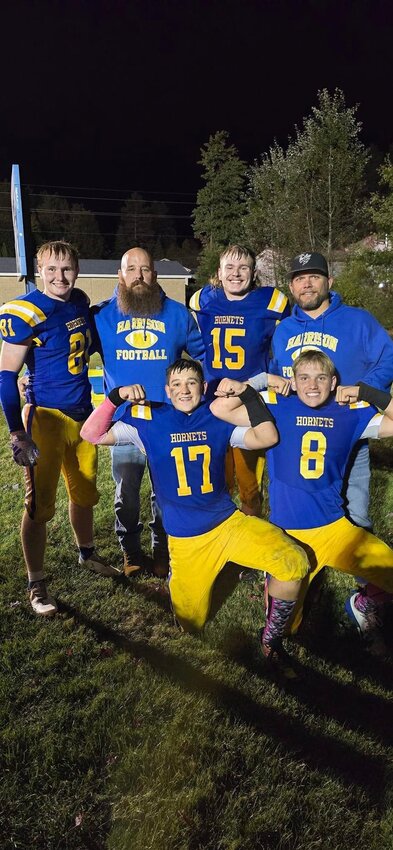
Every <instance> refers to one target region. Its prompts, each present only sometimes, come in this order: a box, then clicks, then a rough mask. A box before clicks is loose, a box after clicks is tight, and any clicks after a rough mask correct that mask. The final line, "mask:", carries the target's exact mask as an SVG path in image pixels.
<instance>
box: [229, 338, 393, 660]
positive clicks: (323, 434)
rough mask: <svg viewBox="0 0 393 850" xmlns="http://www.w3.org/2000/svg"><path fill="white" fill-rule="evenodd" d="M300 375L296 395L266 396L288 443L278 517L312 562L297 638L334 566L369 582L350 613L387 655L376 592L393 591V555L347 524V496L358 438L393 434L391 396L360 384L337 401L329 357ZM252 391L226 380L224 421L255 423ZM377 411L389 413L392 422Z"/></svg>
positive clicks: (310, 361)
mask: <svg viewBox="0 0 393 850" xmlns="http://www.w3.org/2000/svg"><path fill="white" fill-rule="evenodd" d="M293 373H294V374H293V378H292V389H293V390H295V391H296V393H297V394H296V395H292V396H290V397H289V398H287V399H284V398H282V397H279V396H276V395H275V394H274V393H271V392H270V391H269V392H268V393H266V394H264V398H265V400H266V402H267V404H268V406H269V409H271V410H272V411H273V412H274V416H275V419H276V423H277V428H278V431H279V434H280V442H279V443H278V444H277V445H276V446H275V447H274V448H273V449H271V450H270V451H269V452H268V453H267V458H268V469H269V479H270V483H269V497H270V511H271V513H270V519H271V521H272V522H274V523H275V524H276V525H278V526H280V527H281V528H285V530H286V531H287V533H288V534H290V535H291V536H292V537H294V538H295V539H296V540H297V541H300V542H301V543H302V544H304V545H305V548H306V551H307V553H308V555H309V557H310V562H311V571H310V572H309V573H308V575H307V576H306V577H305V578H304V580H303V582H302V589H301V592H300V594H299V599H298V603H297V606H296V608H295V610H294V612H293V615H292V620H291V632H292V633H295V632H296V631H297V629H298V627H299V625H300V622H301V619H302V608H303V602H304V599H305V596H306V593H307V590H308V588H309V586H310V583H311V581H312V580H313V578H314V577H315V576H316V575H317V573H318V572H319V571H320V570H321V569H322V568H323V567H324V566H325V565H326V564H329V565H330V566H332V567H334V568H335V569H337V570H341V571H342V572H346V573H350V574H351V575H353V576H357V577H359V578H361V579H362V580H363V581H364V584H365V588H364V590H363V591H362V592H360V593H355V594H353V595H352V596H351V597H350V599H349V600H348V601H347V604H346V609H347V612H348V614H349V615H350V617H351V618H352V619H353V620H354V622H355V623H356V625H357V627H358V629H359V631H360V632H361V633H362V634H363V635H364V637H365V638H367V643H368V645H369V648H370V650H371V651H372V652H374V653H375V654H382V653H384V652H385V651H386V647H385V646H384V643H383V639H382V634H381V631H380V628H379V626H380V623H379V613H380V610H378V608H379V607H380V609H381V608H382V605H381V606H378V602H382V601H385V599H386V594H384V593H380V594H379V596H378V594H375V588H380V589H381V590H382V591H386V593H388V594H392V593H393V550H392V549H390V548H389V546H387V545H386V544H385V543H383V542H382V541H381V540H379V539H378V538H377V537H375V536H374V535H373V534H371V533H370V532H368V531H366V530H365V529H364V528H360V527H358V526H355V525H352V523H351V522H350V521H349V520H348V519H346V518H345V515H344V508H343V500H342V495H341V494H342V488H343V478H344V474H345V469H346V465H347V461H348V457H349V454H350V452H351V450H352V448H353V446H354V445H355V443H356V442H357V440H359V439H360V438H367V437H374V438H381V437H391V436H393V400H391V397H390V395H389V394H388V393H386V392H382V391H381V390H375V389H374V388H372V387H369V386H368V385H366V384H363V383H362V382H360V384H359V385H358V386H356V387H352V386H351V387H339V388H338V389H337V401H336V400H335V397H334V390H335V388H336V376H335V367H334V364H333V363H332V361H331V360H330V358H329V357H328V356H327V355H326V354H324V353H323V352H321V351H317V350H314V351H310V350H308V351H305V352H303V353H302V354H300V355H299V357H298V358H297V360H295V362H294V365H293ZM252 382H254V385H255V384H256V383H257V381H256V380H255V379H252ZM244 387H245V385H244V384H242V383H238V382H235V381H233V380H229V379H226V380H225V381H222V382H221V384H220V385H219V387H218V390H217V392H218V393H220V395H221V396H222V397H221V398H219V399H217V401H218V404H217V405H216V408H215V413H216V415H219V416H221V417H222V418H225V420H226V421H228V418H229V410H230V409H232V415H231V421H232V423H233V424H235V425H239V426H241V425H243V426H244V425H245V424H246V423H247V422H248V421H249V419H248V414H247V411H246V409H245V407H244V406H242V405H241V394H242V392H243V391H244ZM228 394H233V396H234V397H233V398H230V397H229V398H228ZM236 396H237V397H236ZM370 405H371V406H370ZM377 407H378V408H380V409H382V410H385V415H384V416H382V415H381V414H379V413H378V412H377Z"/></svg>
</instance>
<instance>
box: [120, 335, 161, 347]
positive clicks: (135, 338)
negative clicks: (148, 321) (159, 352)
mask: <svg viewBox="0 0 393 850" xmlns="http://www.w3.org/2000/svg"><path fill="white" fill-rule="evenodd" d="M157 340H158V336H156V334H153V333H152V332H151V331H132V332H131V333H130V334H127V336H126V338H125V341H126V342H128V345H132V347H133V348H141V349H144V348H151V347H152V345H155V344H156V342H157Z"/></svg>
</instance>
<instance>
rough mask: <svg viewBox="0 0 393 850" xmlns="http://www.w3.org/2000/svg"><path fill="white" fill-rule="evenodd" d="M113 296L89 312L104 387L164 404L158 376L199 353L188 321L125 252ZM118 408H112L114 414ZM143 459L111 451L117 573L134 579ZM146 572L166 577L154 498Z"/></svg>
mask: <svg viewBox="0 0 393 850" xmlns="http://www.w3.org/2000/svg"><path fill="white" fill-rule="evenodd" d="M118 276H119V284H118V287H117V288H116V290H115V292H114V294H113V296H112V298H111V299H109V300H108V301H104V302H102V303H101V304H98V305H97V306H96V307H94V308H93V311H92V312H93V321H94V323H95V328H96V331H97V337H98V341H97V346H98V350H99V352H100V354H101V357H102V360H103V364H104V387H105V393H106V394H108V393H109V392H110V391H111V390H112V389H113V388H114V387H117V386H122V385H127V384H133V383H138V384H143V386H144V387H145V388H146V392H147V396H148V398H149V400H151V401H153V402H163V401H164V400H165V382H166V378H165V371H166V368H167V366H168V365H169V364H170V363H172V362H173V361H174V360H176V359H177V358H179V357H180V356H181V354H182V352H183V351H186V352H187V353H188V354H190V356H191V357H193V358H195V359H198V358H201V357H202V355H203V353H204V346H203V342H202V338H201V335H200V333H199V331H198V327H197V325H196V322H195V320H194V319H193V317H192V316H191V315H190V314H189V312H188V310H187V309H186V307H184V306H183V304H179V303H178V302H177V301H174V300H173V299H171V298H168V297H167V296H166V295H165V293H164V292H163V290H162V289H161V287H160V286H159V284H158V283H157V274H156V272H155V270H154V264H153V260H152V258H151V256H150V254H149V253H148V252H147V251H145V250H144V249H143V248H131V249H129V250H128V251H126V253H125V254H124V255H123V257H122V260H121V268H120V269H119V272H118ZM121 413H122V410H121V409H120V412H119V416H120V415H121ZM145 464H146V457H145V455H144V454H142V452H141V451H140V450H139V448H137V447H136V446H133V445H127V446H114V447H113V448H112V474H113V478H114V481H115V483H116V491H115V513H116V519H115V530H116V533H117V535H118V538H119V542H120V545H121V548H122V550H123V555H124V571H125V573H126V574H127V575H131V574H133V573H137V572H139V571H140V569H141V567H143V566H144V564H145V559H144V556H143V554H142V551H141V543H140V535H141V531H142V527H143V526H142V524H141V522H140V518H139V513H140V487H141V482H142V476H143V472H144V469H145ZM151 507H152V521H151V522H150V523H149V524H150V528H151V533H152V552H153V568H154V572H155V574H156V575H160V576H164V575H166V574H167V571H168V550H167V542H166V535H165V532H164V529H163V527H162V522H161V514H160V511H159V510H158V507H157V504H156V501H155V497H154V494H153V493H152V498H151Z"/></svg>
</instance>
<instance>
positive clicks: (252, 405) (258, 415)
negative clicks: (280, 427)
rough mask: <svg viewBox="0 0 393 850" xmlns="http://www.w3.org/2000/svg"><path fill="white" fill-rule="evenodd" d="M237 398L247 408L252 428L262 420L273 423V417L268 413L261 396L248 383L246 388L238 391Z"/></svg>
mask: <svg viewBox="0 0 393 850" xmlns="http://www.w3.org/2000/svg"><path fill="white" fill-rule="evenodd" d="M239 398H240V400H241V401H242V402H243V404H244V407H245V408H246V410H247V413H248V418H249V420H250V424H251V427H252V428H255V427H256V425H261V424H262V422H273V424H274V422H275V420H274V417H273V416H272V414H271V413H270V410H269V409H268V408H267V407H266V404H265V402H264V400H263V398H261V396H260V395H259V393H257V391H256V390H253V388H252V387H250V386H249V385H248V386H247V387H246V389H245V390H243V392H242V393H240V395H239Z"/></svg>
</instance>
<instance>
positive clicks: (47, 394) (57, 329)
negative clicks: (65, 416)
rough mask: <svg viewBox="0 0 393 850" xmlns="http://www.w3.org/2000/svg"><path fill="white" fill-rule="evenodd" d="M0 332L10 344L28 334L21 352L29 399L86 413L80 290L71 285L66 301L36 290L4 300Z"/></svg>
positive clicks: (85, 313)
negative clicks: (27, 344)
mask: <svg viewBox="0 0 393 850" xmlns="http://www.w3.org/2000/svg"><path fill="white" fill-rule="evenodd" d="M0 333H1V336H2V338H3V340H4V341H6V342H8V343H10V344H14V345H15V344H16V345H18V344H19V345H20V344H23V343H24V342H25V341H26V340H28V339H31V338H32V337H33V344H32V346H31V348H30V350H29V352H28V354H27V357H26V367H27V371H26V374H27V376H28V378H29V382H28V385H27V388H26V399H27V401H28V402H29V403H30V404H33V405H35V406H41V407H48V408H56V409H59V410H64V411H67V412H72V411H78V410H80V411H82V410H83V413H84V417H85V416H86V415H88V413H89V412H90V410H91V387H90V383H89V380H88V376H87V364H88V357H89V347H90V345H91V332H90V323H89V305H88V301H87V298H86V295H85V293H84V292H82V291H81V290H80V289H74V290H73V291H72V293H71V296H70V299H69V301H67V302H64V301H59V300H56V299H54V298H49V297H48V296H47V295H45V294H44V293H43V292H40V291H39V290H35V291H34V292H31V293H29V294H27V295H22V296H20V297H18V298H16V299H15V300H13V301H9V302H8V303H7V304H5V305H4V306H3V307H2V308H1V309H0ZM84 417H81V418H84Z"/></svg>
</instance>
